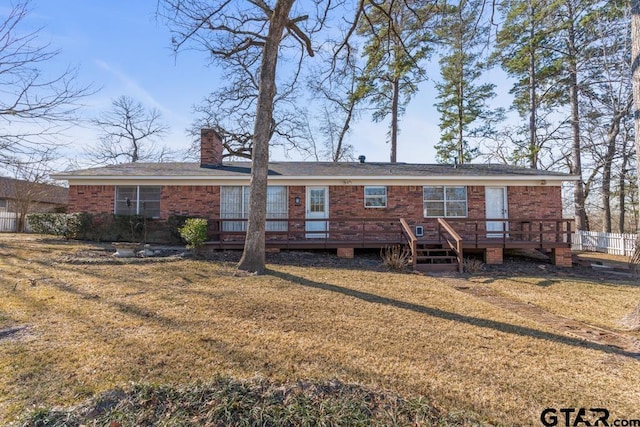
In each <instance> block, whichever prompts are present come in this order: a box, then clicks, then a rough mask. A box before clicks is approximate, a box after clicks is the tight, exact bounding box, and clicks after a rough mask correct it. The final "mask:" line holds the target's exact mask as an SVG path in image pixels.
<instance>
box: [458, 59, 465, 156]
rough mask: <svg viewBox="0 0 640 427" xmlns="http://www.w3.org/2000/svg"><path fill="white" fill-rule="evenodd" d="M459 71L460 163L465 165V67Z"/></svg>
mask: <svg viewBox="0 0 640 427" xmlns="http://www.w3.org/2000/svg"><path fill="white" fill-rule="evenodd" d="M460 50H462V48H461V49H460ZM459 65H460V67H459V68H458V71H460V74H459V80H458V163H460V164H463V163H464V96H465V93H464V72H463V70H462V67H463V65H462V64H459Z"/></svg>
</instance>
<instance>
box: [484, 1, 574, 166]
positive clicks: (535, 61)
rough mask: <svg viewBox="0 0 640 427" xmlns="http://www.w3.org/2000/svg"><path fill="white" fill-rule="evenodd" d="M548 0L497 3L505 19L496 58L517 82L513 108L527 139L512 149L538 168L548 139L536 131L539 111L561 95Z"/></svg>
mask: <svg viewBox="0 0 640 427" xmlns="http://www.w3.org/2000/svg"><path fill="white" fill-rule="evenodd" d="M552 3H553V2H552V1H551V0H507V1H505V2H503V3H502V4H501V5H500V10H501V12H502V15H503V19H504V22H503V23H502V27H501V29H500V31H499V32H498V36H497V48H496V55H495V57H496V58H497V59H498V60H499V62H500V64H501V66H502V68H503V69H504V70H505V71H506V72H507V74H509V75H510V76H511V77H514V78H515V79H516V80H517V81H516V83H515V84H514V86H513V88H512V90H511V93H512V94H513V95H514V108H515V109H516V110H517V111H518V113H519V114H520V115H521V116H522V117H523V118H526V119H527V121H528V126H527V134H528V135H527V136H528V137H527V141H526V142H525V143H524V144H522V146H520V147H518V148H517V149H516V151H515V154H516V158H514V159H513V160H514V161H515V162H519V160H520V159H526V160H527V163H528V165H529V167H532V168H538V167H539V165H540V152H541V150H542V149H543V148H544V146H545V145H546V143H547V142H548V140H547V138H544V137H542V135H540V134H539V132H538V130H539V128H541V127H544V126H545V123H544V119H543V117H542V114H541V110H543V109H544V110H553V108H555V107H557V106H558V105H559V103H560V99H561V98H562V97H563V96H564V95H563V93H562V91H559V90H558V89H557V80H558V79H559V76H560V70H559V69H558V67H559V65H560V64H559V62H558V61H557V58H558V55H557V53H556V51H555V50H554V49H553V46H551V44H552V43H551V39H552V36H553V35H554V32H555V31H556V29H557V28H556V27H555V23H556V22H555V17H554V14H553V11H554V8H553V5H552Z"/></svg>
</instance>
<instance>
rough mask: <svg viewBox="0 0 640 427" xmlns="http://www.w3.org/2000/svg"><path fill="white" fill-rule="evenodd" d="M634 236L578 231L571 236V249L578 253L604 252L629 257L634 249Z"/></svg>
mask: <svg viewBox="0 0 640 427" xmlns="http://www.w3.org/2000/svg"><path fill="white" fill-rule="evenodd" d="M636 238H637V236H636V235H635V234H626V233H625V234H621V233H599V232H597V231H582V230H578V231H576V232H575V233H574V234H573V240H572V242H571V243H572V247H573V249H575V250H579V251H590V252H604V253H607V254H612V255H623V256H631V255H632V254H633V250H634V248H635V244H636Z"/></svg>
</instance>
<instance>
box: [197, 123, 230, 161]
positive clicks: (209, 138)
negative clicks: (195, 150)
mask: <svg viewBox="0 0 640 427" xmlns="http://www.w3.org/2000/svg"><path fill="white" fill-rule="evenodd" d="M223 148H224V147H223V146H222V139H220V135H218V133H217V132H216V131H215V130H213V129H201V130H200V166H221V165H222V150H223Z"/></svg>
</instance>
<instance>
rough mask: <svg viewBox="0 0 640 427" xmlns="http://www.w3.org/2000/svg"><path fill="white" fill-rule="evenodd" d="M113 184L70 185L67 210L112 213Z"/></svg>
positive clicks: (114, 192)
mask: <svg viewBox="0 0 640 427" xmlns="http://www.w3.org/2000/svg"><path fill="white" fill-rule="evenodd" d="M115 194H116V188H115V186H113V185H70V186H69V208H68V212H89V213H93V214H97V213H113V209H114V206H113V203H114V199H115Z"/></svg>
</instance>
